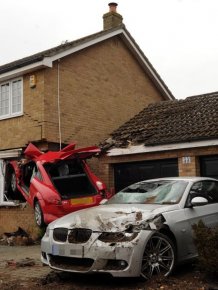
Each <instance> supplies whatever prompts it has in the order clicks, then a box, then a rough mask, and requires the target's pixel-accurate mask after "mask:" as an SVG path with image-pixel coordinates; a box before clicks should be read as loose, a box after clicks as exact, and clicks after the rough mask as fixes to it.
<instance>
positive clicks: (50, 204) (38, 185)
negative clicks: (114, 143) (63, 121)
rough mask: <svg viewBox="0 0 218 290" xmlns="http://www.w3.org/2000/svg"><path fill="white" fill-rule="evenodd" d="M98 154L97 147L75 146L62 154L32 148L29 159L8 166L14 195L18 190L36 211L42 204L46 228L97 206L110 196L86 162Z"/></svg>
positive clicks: (68, 147)
mask: <svg viewBox="0 0 218 290" xmlns="http://www.w3.org/2000/svg"><path fill="white" fill-rule="evenodd" d="M99 152H100V149H99V148H98V147H96V146H92V147H86V148H79V149H75V143H72V144H70V145H68V146H67V147H65V148H63V149H62V150H60V151H57V152H53V151H48V152H46V153H43V152H41V151H40V150H39V149H38V148H37V147H35V146H34V145H33V144H29V145H28V147H27V148H26V150H25V151H24V154H25V157H26V159H25V160H22V161H11V162H10V164H9V165H10V167H9V169H10V170H9V174H10V176H11V179H12V177H13V174H14V176H15V178H14V180H15V182H16V184H15V185H14V186H13V187H14V191H16V190H18V191H19V192H20V193H21V194H22V195H23V197H24V199H25V200H26V201H27V202H28V203H29V204H30V205H31V206H32V207H33V208H34V207H35V204H36V203H38V204H39V206H40V209H41V211H42V215H43V216H42V219H43V222H44V223H45V224H49V223H50V222H52V221H54V220H55V219H57V218H59V217H62V216H64V215H66V214H68V213H70V212H73V211H76V210H80V209H83V208H87V207H92V206H95V205H98V204H99V203H100V202H101V200H102V199H104V198H109V197H110V194H109V193H108V192H107V190H106V186H105V184H104V183H103V182H102V181H101V180H100V179H99V178H98V177H97V176H95V174H94V173H93V172H92V171H91V169H90V168H89V166H88V164H87V163H86V159H87V158H91V157H93V156H95V155H96V154H98V153H99Z"/></svg>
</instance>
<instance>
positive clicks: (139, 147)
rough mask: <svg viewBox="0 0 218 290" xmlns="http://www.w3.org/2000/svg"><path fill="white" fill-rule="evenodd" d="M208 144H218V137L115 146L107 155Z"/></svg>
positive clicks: (179, 148)
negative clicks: (150, 144)
mask: <svg viewBox="0 0 218 290" xmlns="http://www.w3.org/2000/svg"><path fill="white" fill-rule="evenodd" d="M208 146H218V139H213V140H205V141H193V142H183V143H175V144H165V145H156V146H145V145H144V144H141V145H135V146H129V147H128V148H113V149H110V150H108V153H107V156H110V157H113V156H114V157H115V156H123V155H133V154H143V153H155V152H161V151H172V150H181V149H190V148H199V147H208Z"/></svg>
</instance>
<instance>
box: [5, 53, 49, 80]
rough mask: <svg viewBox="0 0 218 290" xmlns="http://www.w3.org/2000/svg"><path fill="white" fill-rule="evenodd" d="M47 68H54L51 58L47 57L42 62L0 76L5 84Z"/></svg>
mask: <svg viewBox="0 0 218 290" xmlns="http://www.w3.org/2000/svg"><path fill="white" fill-rule="evenodd" d="M46 67H52V61H51V60H50V58H49V57H45V58H43V59H42V60H41V61H37V62H34V63H31V64H28V65H25V66H23V67H19V68H15V69H13V70H10V71H7V72H5V73H2V74H0V81H1V82H3V81H6V80H9V79H12V78H16V77H19V76H22V75H24V74H27V73H30V72H33V71H35V70H38V69H41V68H46Z"/></svg>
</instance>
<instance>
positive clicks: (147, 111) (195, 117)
mask: <svg viewBox="0 0 218 290" xmlns="http://www.w3.org/2000/svg"><path fill="white" fill-rule="evenodd" d="M217 138H218V92H215V93H210V94H204V95H198V96H192V97H188V98H186V99H185V100H172V101H165V102H160V103H156V104H151V105H149V106H148V107H146V108H144V109H143V110H142V111H141V112H140V113H139V114H137V115H136V116H134V117H133V118H132V119H130V120H129V121H128V122H126V123H125V124H123V125H122V126H121V127H119V128H118V129H117V130H115V131H114V132H113V133H112V134H111V135H110V138H109V139H107V140H106V141H105V142H104V143H103V144H101V147H102V148H103V149H104V150H107V149H109V148H110V149H112V148H127V147H129V146H130V145H133V146H134V145H139V144H144V145H145V146H154V145H155V146H156V145H163V144H172V143H184V142H194V141H203V140H212V139H217Z"/></svg>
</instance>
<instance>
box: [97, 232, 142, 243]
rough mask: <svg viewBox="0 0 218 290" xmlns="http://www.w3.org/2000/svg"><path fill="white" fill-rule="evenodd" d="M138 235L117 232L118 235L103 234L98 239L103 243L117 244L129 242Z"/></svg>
mask: <svg viewBox="0 0 218 290" xmlns="http://www.w3.org/2000/svg"><path fill="white" fill-rule="evenodd" d="M137 235H138V233H137V232H134V233H128V232H118V233H110V232H104V233H102V234H101V235H100V236H99V237H98V239H99V240H100V241H102V242H104V243H118V242H130V241H132V240H134V239H135V238H136V237H137Z"/></svg>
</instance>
